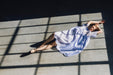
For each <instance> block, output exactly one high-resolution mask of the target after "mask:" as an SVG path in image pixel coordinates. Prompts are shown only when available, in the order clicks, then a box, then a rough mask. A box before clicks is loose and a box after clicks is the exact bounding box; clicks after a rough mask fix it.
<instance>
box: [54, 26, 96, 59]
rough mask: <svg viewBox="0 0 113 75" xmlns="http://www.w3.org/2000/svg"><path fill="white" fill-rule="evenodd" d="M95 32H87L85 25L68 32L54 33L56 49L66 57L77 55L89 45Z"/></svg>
mask: <svg viewBox="0 0 113 75" xmlns="http://www.w3.org/2000/svg"><path fill="white" fill-rule="evenodd" d="M96 35H97V32H91V31H89V30H88V28H87V25H86V24H84V25H83V26H77V27H73V28H71V29H69V30H64V31H58V32H55V39H56V44H57V46H56V48H57V49H58V50H59V51H60V52H61V53H62V54H63V55H64V56H66V57H68V56H73V55H76V54H79V53H80V52H81V51H82V50H83V49H84V48H85V47H86V46H87V45H88V43H89V40H90V37H96Z"/></svg>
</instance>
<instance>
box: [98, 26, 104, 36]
mask: <svg viewBox="0 0 113 75" xmlns="http://www.w3.org/2000/svg"><path fill="white" fill-rule="evenodd" d="M98 30H99V31H98V32H97V34H100V33H102V32H103V31H102V29H101V28H100V27H99V26H98Z"/></svg>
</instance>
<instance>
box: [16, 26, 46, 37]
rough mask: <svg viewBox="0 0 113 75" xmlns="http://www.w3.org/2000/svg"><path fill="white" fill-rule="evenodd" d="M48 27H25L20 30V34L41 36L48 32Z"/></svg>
mask: <svg viewBox="0 0 113 75" xmlns="http://www.w3.org/2000/svg"><path fill="white" fill-rule="evenodd" d="M46 28H47V26H37V27H24V28H20V30H19V32H18V34H25V35H26V34H29V35H30V34H31V35H32V34H33V33H35V34H41V33H44V32H45V31H46Z"/></svg>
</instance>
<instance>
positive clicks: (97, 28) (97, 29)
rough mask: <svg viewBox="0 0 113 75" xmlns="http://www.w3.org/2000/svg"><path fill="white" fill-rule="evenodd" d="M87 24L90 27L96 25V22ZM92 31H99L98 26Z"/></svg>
mask: <svg viewBox="0 0 113 75" xmlns="http://www.w3.org/2000/svg"><path fill="white" fill-rule="evenodd" d="M89 26H90V27H92V26H96V24H95V23H92V24H90V25H89ZM96 27H97V26H96ZM94 31H99V28H98V27H97V29H95V30H94Z"/></svg>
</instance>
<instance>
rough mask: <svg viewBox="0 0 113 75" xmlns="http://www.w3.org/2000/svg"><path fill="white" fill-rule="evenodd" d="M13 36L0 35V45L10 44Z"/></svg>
mask: <svg viewBox="0 0 113 75" xmlns="http://www.w3.org/2000/svg"><path fill="white" fill-rule="evenodd" d="M11 38H12V36H8V37H0V45H8V44H9V43H10V40H11Z"/></svg>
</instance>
